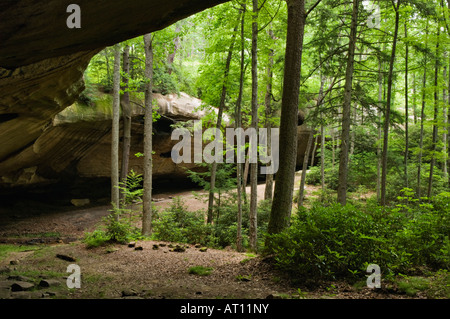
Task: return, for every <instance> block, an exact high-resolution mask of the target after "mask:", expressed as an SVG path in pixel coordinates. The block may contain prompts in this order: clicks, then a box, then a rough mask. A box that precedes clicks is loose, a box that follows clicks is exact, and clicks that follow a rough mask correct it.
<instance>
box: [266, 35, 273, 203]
mask: <svg viewBox="0 0 450 319" xmlns="http://www.w3.org/2000/svg"><path fill="white" fill-rule="evenodd" d="M269 37H270V38H272V39H273V38H274V36H273V31H272V30H271V29H270V30H269ZM273 56H274V51H273V49H270V50H269V63H268V66H267V78H268V81H267V86H266V96H265V104H266V123H265V124H266V128H267V154H268V155H269V154H271V152H272V134H271V129H272V123H271V118H272V103H271V101H272V79H273V70H272V68H273ZM272 193H273V174H267V175H266V187H265V190H264V199H265V200H269V201H270V202H272Z"/></svg>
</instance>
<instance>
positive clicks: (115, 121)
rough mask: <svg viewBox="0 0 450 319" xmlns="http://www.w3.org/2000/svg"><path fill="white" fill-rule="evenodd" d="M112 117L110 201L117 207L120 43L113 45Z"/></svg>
mask: <svg viewBox="0 0 450 319" xmlns="http://www.w3.org/2000/svg"><path fill="white" fill-rule="evenodd" d="M112 107H113V118H112V129H111V202H112V203H113V205H115V206H116V207H117V208H118V207H119V125H120V118H119V117H120V44H116V45H115V46H114V73H113V105H112Z"/></svg>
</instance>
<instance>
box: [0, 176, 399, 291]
mask: <svg viewBox="0 0 450 319" xmlns="http://www.w3.org/2000/svg"><path fill="white" fill-rule="evenodd" d="M296 184H297V183H296ZM314 190H316V188H315V187H311V186H307V196H310V195H311V194H312V192H313V191H314ZM258 191H259V197H260V198H262V197H263V194H264V185H263V184H261V185H259V188H258ZM175 196H181V197H182V198H183V200H184V202H185V204H186V206H187V207H189V209H190V210H197V209H200V208H204V207H206V203H204V202H203V201H201V200H199V199H198V198H197V197H196V196H194V195H193V194H192V192H191V191H184V192H180V193H176V194H171V193H160V194H158V195H156V196H155V204H156V206H157V207H160V208H161V209H162V208H164V207H167V206H168V205H170V204H171V202H172V198H173V197H175ZM109 208H110V207H109V206H107V205H103V206H97V205H90V206H87V207H81V208H76V209H75V208H73V209H66V210H63V211H50V210H49V211H48V212H45V211H42V210H41V211H40V213H38V214H36V213H35V212H34V213H33V214H31V213H27V212H26V211H25V213H24V210H20V212H22V214H21V213H19V212H12V213H11V214H0V243H13V244H15V245H25V246H26V247H30V250H29V251H27V249H25V251H23V252H14V253H11V254H8V255H7V256H6V257H4V258H3V259H0V286H1V281H2V280H3V282H5V281H7V280H8V276H9V277H11V274H17V273H19V274H30V276H31V277H32V278H31V279H30V278H28V279H29V280H31V281H32V282H37V281H38V280H39V278H45V277H46V276H47V277H48V276H50V277H52V278H53V277H56V278H57V279H58V280H60V281H61V283H62V285H61V286H60V288H58V289H57V290H56V291H57V292H56V293H55V294H54V295H53V294H50V296H56V298H83V299H84V298H166V299H170V298H189V299H191V298H194V299H197V298H207V299H214V298H237V299H255V298H256V299H259V298H299V297H302V298H303V297H306V298H314V299H316V298H341V299H354V298H357V299H362V298H364V299H366V298H376V299H381V298H407V296H405V295H399V294H397V293H395V292H393V291H391V290H389V289H378V290H372V289H369V288H367V287H362V288H358V289H356V288H354V287H352V286H350V285H349V284H346V283H341V282H335V283H323V284H322V285H319V286H315V287H312V288H310V287H308V285H303V284H301V283H300V284H299V283H296V284H293V283H292V279H293V278H286V276H285V275H284V274H282V273H279V272H277V271H276V270H274V269H273V268H272V267H271V265H270V263H268V262H267V260H265V259H264V258H262V257H260V256H255V255H250V254H246V253H238V252H236V251H233V250H232V249H224V250H216V249H207V250H206V251H201V250H200V249H199V247H197V248H196V247H194V246H193V245H183V248H185V250H184V251H183V252H175V251H172V249H171V245H176V244H174V243H162V242H154V241H141V242H138V243H136V246H139V247H141V248H142V249H141V250H136V249H135V248H133V247H128V246H127V245H119V244H116V245H111V246H108V247H98V248H93V249H87V248H86V246H85V244H84V243H82V242H81V238H82V236H83V234H84V233H85V232H87V231H93V230H94V229H95V227H96V225H97V224H98V223H99V222H100V221H101V218H102V217H104V216H106V215H108V214H109ZM52 234H55V235H54V236H53V235H52ZM57 255H62V256H70V257H72V258H73V261H72V262H69V261H67V260H63V259H61V258H58V257H57ZM71 263H76V264H77V265H79V266H80V269H81V274H82V281H81V282H82V286H81V288H80V289H67V288H66V284H65V283H64V280H65V278H67V276H68V273H67V266H68V265H69V264H71ZM194 266H203V267H206V268H210V269H211V273H210V274H209V275H207V276H199V275H195V274H189V273H188V270H189V269H190V268H191V267H194ZM13 277H14V276H13ZM10 279H11V278H10ZM13 279H14V278H13ZM0 288H1V287H0ZM299 289H300V290H299ZM30 294H31V295H30ZM30 294H28V295H26V296H27V297H28V298H40V297H42V296H47V295H45V294H42V292H40V291H38V292H37V293H36V290H33V291H32V292H31V293H30ZM19 296H22V297H23V296H24V294H23V293H22V294H21V295H18V294H17V293H16V297H19ZM30 296H31V297H30ZM9 297H11V298H15V293H11V295H10V296H9Z"/></svg>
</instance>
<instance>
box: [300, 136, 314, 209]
mask: <svg viewBox="0 0 450 319" xmlns="http://www.w3.org/2000/svg"><path fill="white" fill-rule="evenodd" d="M314 133H315V131H314V130H311V134H310V135H309V137H308V144H307V146H306V151H305V156H304V157H303V165H302V177H301V179H300V187H299V189H298V199H297V206H298V207H301V206H303V199H304V197H305V195H304V194H305V182H306V171H307V169H308V159H309V155H310V153H311V147H312V144H313V140H314Z"/></svg>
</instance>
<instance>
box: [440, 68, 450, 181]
mask: <svg viewBox="0 0 450 319" xmlns="http://www.w3.org/2000/svg"><path fill="white" fill-rule="evenodd" d="M443 79H444V89H443V92H442V99H443V101H444V107H443V110H442V113H443V117H444V132H443V134H442V144H443V149H442V152H443V153H444V155H445V156H446V154H447V130H446V129H445V128H446V127H447V126H448V118H447V111H448V110H447V106H446V105H445V103H447V88H446V86H445V83H446V82H445V81H446V79H447V66H446V65H444V71H443ZM449 94H450V92H449ZM442 173H443V176H444V180H447V179H448V166H447V160H445V158H444V161H443V163H442Z"/></svg>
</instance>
